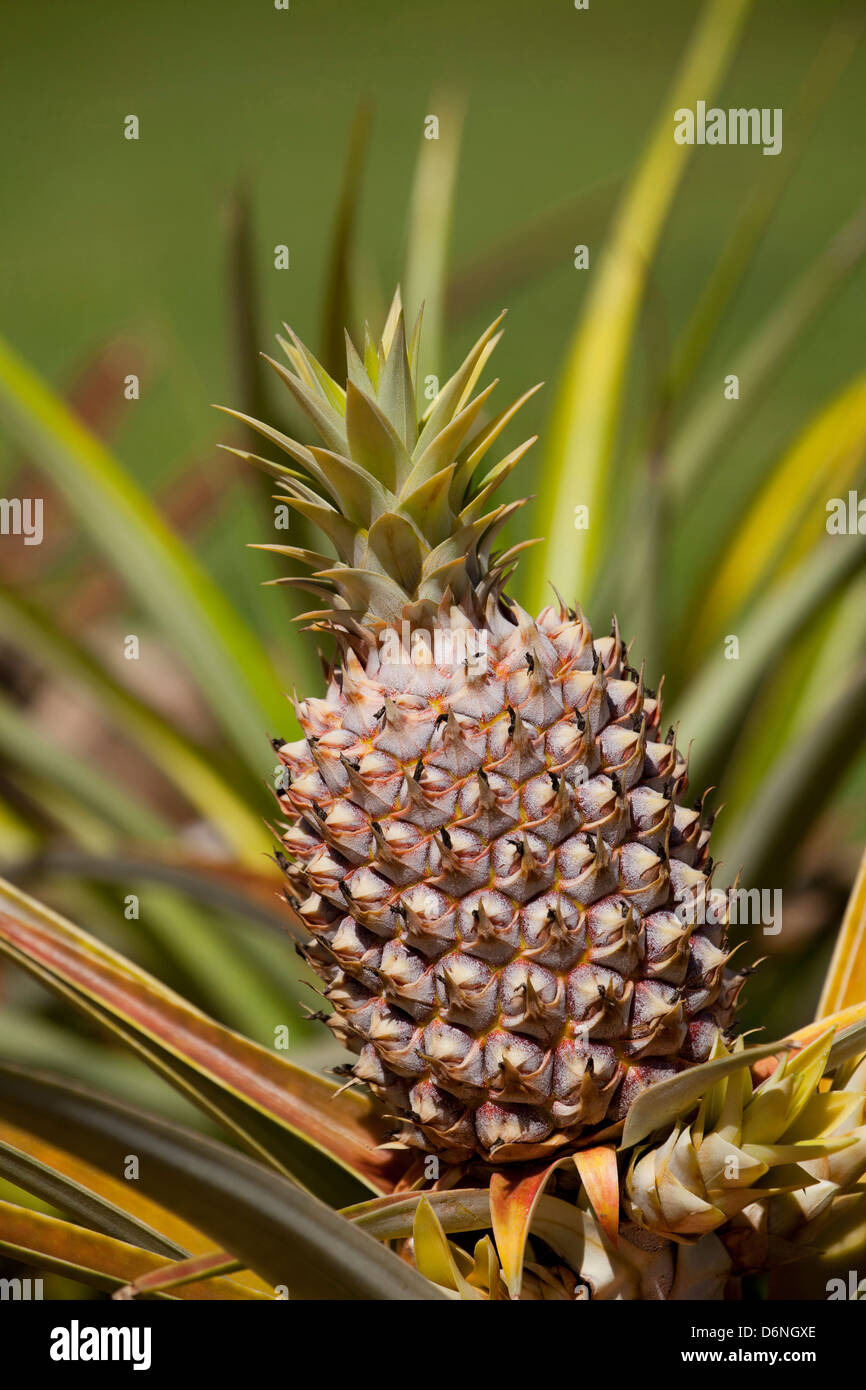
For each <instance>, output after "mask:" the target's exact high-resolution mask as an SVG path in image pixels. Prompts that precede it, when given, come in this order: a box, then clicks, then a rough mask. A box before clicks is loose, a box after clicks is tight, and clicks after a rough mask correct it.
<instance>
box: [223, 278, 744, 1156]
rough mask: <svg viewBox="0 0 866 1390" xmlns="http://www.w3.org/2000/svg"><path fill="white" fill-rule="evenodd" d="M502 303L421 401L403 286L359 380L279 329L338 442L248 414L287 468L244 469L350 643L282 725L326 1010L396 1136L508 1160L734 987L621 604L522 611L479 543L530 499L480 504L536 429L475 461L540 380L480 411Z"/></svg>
mask: <svg viewBox="0 0 866 1390" xmlns="http://www.w3.org/2000/svg"><path fill="white" fill-rule="evenodd" d="M499 324H500V321H499V320H497V321H496V322H495V323H494V324H492V325H491V327H490V328H488V330H487V331H486V332H485V333H484V334H483V335H482V337H481V338H480V339H479V340H478V342H477V343H476V344H475V346H474V347H473V348H472V350H471V351H470V353H469V355H468V356H467V358H466V360H465V361H464V362H463V364H462V365H461V366H460V367H459V368H458V370H457V371H456V373H455V374H454V376H453V377H451V379H450V380H449V381H447V382H446V384H445V385H444V386H443V387H442V388H441V390H439V391H438V394H437V395H436V396H435V399H434V400H433V401H432V402H431V403H430V404H429V406H428V407H427V408H426V410H425V411H424V413H423V414H422V415H421V418H420V419H419V418H418V409H417V406H416V402H417V400H418V386H417V382H416V376H415V372H416V363H417V352H418V335H419V329H420V321H419V323H418V324H416V326H415V330H414V332H413V334H412V336H411V340H410V341H408V342H407V336H406V333H405V329H404V317H403V311H402V307H401V303H400V297H399V291H398V293H397V295H396V296H395V299H394V302H393V304H392V307H391V311H390V313H389V316H388V319H387V322H386V324H385V328H384V332H383V335H382V338H381V341H380V342H379V343H378V344H375V343H374V342H373V341H372V340H371V339H370V337H369V334H368V336H367V341H366V344H365V349H364V354H363V358H362V357H361V356H360V355H359V353H358V352H357V350H356V348H355V347H354V345H353V344H352V342H351V340H349V339H348V337H347V359H348V360H347V366H348V376H347V382H346V387H345V390H344V389H343V387H342V386H340V385H338V384H337V383H336V382H335V381H333V380H332V379H331V378H330V376H329V375H328V374H327V373H326V372H325V371H324V369H323V368H322V367H321V365H320V364H319V363H318V362H317V361H316V360H315V359H314V357H313V356H312V355H311V354H310V352H309V351H308V350H307V349H306V347H304V345H303V344H302V343H301V342H300V341H299V340H298V339H297V337H296V336H295V335H294V334H293V333H291V330H288V338H286V339H285V340H283V339H280V342H281V346H282V348H283V349H284V351H285V354H286V357H287V361H288V366H285V365H282V364H279V363H277V362H273V363H272V365H273V366H274V367H275V369H276V371H277V372H278V374H279V375H280V377H281V378H282V380H283V381H284V382H285V384H286V385H287V386H288V388H289V389H290V391H291V392H292V394H293V396H294V398H295V401H296V402H297V404H298V405H300V406H301V407H302V409H303V410H304V411H305V412H306V414H307V415H308V416H309V417H310V418H311V420H312V422H313V424H314V426H315V428H316V430H317V432H318V434H319V436H320V438H321V441H322V444H321V445H319V446H314V445H310V446H304V445H302V444H299V443H297V442H296V441H294V440H292V439H289V438H288V437H287V436H285V435H283V434H281V433H279V432H278V431H276V430H274V429H272V428H270V427H269V426H267V425H266V424H263V423H261V422H259V421H255V420H252V419H249V418H248V417H246V416H239V417H238V418H240V419H243V420H245V421H246V423H247V424H249V425H251V426H252V427H253V428H254V429H255V430H257V431H258V432H259V433H260V434H262V435H263V436H264V437H265V438H266V439H268V440H269V441H270V442H271V443H273V444H276V445H277V446H279V447H280V448H281V449H282V450H283V451H284V453H285V454H287V455H288V456H289V458H290V459H291V460H292V461H293V463H294V464H298V465H300V468H295V467H286V466H283V465H281V464H276V463H272V462H268V461H265V460H261V459H256V460H255V461H256V462H258V463H259V464H260V465H262V466H264V467H265V468H266V469H268V471H269V472H270V473H271V474H273V475H274V476H275V477H276V478H277V479H278V481H279V486H280V489H281V498H282V500H283V501H286V502H288V504H289V505H290V506H291V507H293V508H294V509H295V511H296V512H297V513H298V514H299V515H300V516H302V517H304V518H305V519H306V521H307V522H309V523H312V524H313V525H314V526H315V527H317V528H318V529H319V530H321V531H322V532H323V533H324V535H325V536H326V537H327V538H328V540H329V541H330V543H331V546H332V547H333V550H334V552H335V555H334V556H332V555H327V554H324V553H320V552H318V551H314V550H310V549H307V548H305V547H301V546H269V547H267V548H268V549H272V550H277V551H279V552H281V553H283V554H285V555H287V556H289V557H291V558H292V559H293V560H294V561H297V562H300V564H301V565H303V566H304V567H306V568H307V569H309V570H311V571H312V574H311V575H310V576H306V575H305V576H303V577H298V578H290V579H288V580H286V581H284V582H288V583H294V584H299V585H302V586H305V587H307V588H308V589H310V590H311V591H312V592H313V593H314V594H315V595H316V599H317V601H318V603H319V605H320V606H319V607H317V608H316V609H315V610H314V611H312V612H310V613H308V614H305V615H304V617H305V620H306V621H307V623H308V624H309V626H310V627H311V628H313V629H315V630H319V631H323V632H327V633H328V634H330V635H331V636H332V637H333V638H334V639H335V652H336V655H335V657H334V660H333V664H332V666H331V668H330V670H329V674H328V683H327V692H326V694H325V695H324V696H323V697H318V696H309V697H307V698H306V699H303V700H300V701H297V700H296V711H297V717H298V720H299V722H300V725H301V729H302V731H303V734H304V737H303V739H301V740H300V741H299V742H295V743H283V742H281V741H280V740H274V746H275V748H276V750H277V754H278V757H279V764H280V765H279V768H278V777H277V787H276V790H277V797H278V801H279V805H280V808H281V812H282V815H283V817H284V820H283V822H282V824H281V826H280V828H279V835H280V838H281V840H282V846H281V849H280V852H279V854H278V860H279V863H280V864H281V866H282V868H283V870H284V872H285V877H286V886H287V896H288V898H289V900H290V902H291V903H292V905H293V907H294V911H295V914H296V917H297V918H298V919H299V921H300V922H301V923H302V924H303V927H304V929H305V932H306V933H307V934H308V939H307V941H306V944H305V945H304V946H303V953H304V955H305V956H306V958H307V960H308V961H309V962H310V963H311V965H312V966H313V967H314V969H315V970H316V971H317V972H318V974H319V975H320V977H321V979H322V981H323V985H324V994H325V997H326V999H327V1001H328V1002H329V1004H330V1005H331V1006H332V1009H333V1012H332V1013H331V1014H330V1015H328V1017H327V1019H326V1021H327V1023H328V1024H329V1026H330V1027H331V1029H332V1031H333V1032H334V1034H335V1035H336V1037H337V1038H338V1039H339V1040H340V1041H341V1042H342V1043H343V1044H344V1045H345V1046H346V1047H347V1048H348V1049H349V1050H350V1051H351V1052H352V1053H354V1054H356V1057H357V1060H356V1061H355V1063H354V1066H353V1076H354V1078H356V1079H357V1081H359V1082H363V1083H364V1084H366V1086H368V1087H369V1088H370V1090H371V1091H372V1092H373V1093H374V1094H375V1095H376V1096H377V1097H379V1098H380V1100H381V1101H382V1102H383V1103H384V1105H385V1107H386V1108H387V1110H388V1112H389V1113H390V1114H392V1115H394V1116H396V1117H398V1118H399V1120H400V1125H401V1128H400V1131H399V1136H398V1139H397V1142H398V1143H401V1144H406V1145H410V1146H416V1147H418V1148H420V1149H422V1150H426V1151H433V1152H437V1153H439V1154H441V1155H442V1156H443V1157H445V1158H446V1159H447V1160H448V1161H453V1162H463V1161H466V1160H469V1159H479V1158H480V1159H482V1160H485V1161H489V1162H495V1163H496V1164H500V1163H503V1162H505V1163H508V1162H517V1161H525V1160H528V1159H534V1158H538V1157H541V1156H544V1155H547V1154H555V1152H556V1151H557V1150H560V1149H563V1148H564V1147H566V1146H568V1145H573V1144H574V1143H575V1142H576V1141H578V1140H579V1139H580V1137H581V1136H582V1135H585V1133H586V1132H587V1131H588V1130H591V1131H592V1132H593V1133H594V1134H600V1133H603V1132H604V1131H605V1128H606V1127H608V1128H609V1127H610V1126H612V1125H613V1124H615V1123H616V1122H618V1121H619V1120H621V1119H622V1118H623V1116H624V1115H625V1113H626V1111H627V1109H628V1107H629V1105H630V1104H631V1102H632V1101H633V1100H634V1098H635V1097H636V1095H638V1094H639V1093H640V1091H641V1090H643V1089H644V1088H645V1087H647V1086H648V1085H650V1084H652V1083H653V1082H656V1081H659V1080H663V1079H664V1078H666V1077H669V1076H671V1075H673V1074H674V1073H676V1072H678V1071H680V1070H682V1069H683V1068H685V1067H688V1066H691V1065H693V1064H695V1063H699V1062H702V1061H705V1060H706V1059H707V1058H708V1057H710V1055H711V1054H713V1053H714V1050H716V1049H717V1048H718V1047H719V1046H720V1045H721V1042H722V1040H723V1038H724V1035H725V1033H726V1030H727V1029H728V1028H729V1026H730V1024H731V1022H732V1018H733V1014H734V1009H735V1003H736V998H737V994H738V991H739V989H740V987H741V985H742V981H743V976H742V975H741V974H738V973H735V972H733V971H732V970H731V969H729V967H728V951H727V949H726V944H725V929H724V925H721V924H720V923H723V922H724V912H723V910H722V909H723V898H722V895H720V894H714V893H713V890H712V888H711V884H710V876H711V869H712V862H711V860H710V858H709V848H708V842H709V825H708V824H707V823H706V822H705V821H704V820H703V819H702V804H701V802H698V803H697V804H696V805H694V806H688V805H685V804H683V803H682V797H683V795H684V792H685V789H686V785H687V759H686V758H684V757H683V755H682V753H681V752H680V751H679V749H678V748H677V741H676V734H675V731H674V730H673V729H669V730H667V732H665V730H664V726H663V724H662V722H661V700H660V698H659V695H658V693H657V692H656V691H654V690H652V689H650V688H649V687H648V686H647V684H646V683H645V680H644V674H643V671H642V670H636V669H635V668H634V666H633V665H632V664H630V661H629V654H628V649H627V647H626V646H625V644H624V642H623V640H622V637H621V635H620V632H619V630H618V627H617V624H616V621H615V620H614V622H613V625H612V627H611V630H610V632H608V633H606V634H605V635H603V636H594V634H593V632H592V630H591V628H590V626H589V623H588V622H587V620H586V618H585V617H584V615H583V613H582V612H581V611H580V609H579V608H569V607H568V606H566V604H565V603H563V602H562V601H561V600H560V599H559V598H558V597H557V599H556V602H555V603H553V604H551V605H550V606H549V607H546V608H545V609H544V610H543V611H542V612H541V613H540V614H538V616H537V617H536V618H532V617H531V616H530V615H529V614H528V613H526V612H524V611H523V610H522V609H521V608H520V607H519V606H518V605H517V604H516V603H515V602H513V601H512V600H510V599H509V598H508V597H507V596H506V593H505V586H506V584H507V581H508V579H509V577H510V575H511V573H512V572H513V569H514V566H515V563H516V560H517V557H518V554H519V552H520V550H521V549H522V548H523V546H522V545H515V546H513V547H511V548H510V549H506V550H505V551H504V552H499V553H497V552H496V551H495V550H494V549H493V548H492V547H493V543H494V539H495V537H496V535H497V533H498V532H499V531H500V529H501V527H502V526H503V525H504V523H505V522H506V521H507V520H508V519H509V518H510V517H511V516H512V515H513V513H514V511H515V510H516V508H517V507H519V506H520V505H521V503H519V502H518V503H512V504H510V505H505V504H497V502H495V501H492V500H491V499H492V496H493V493H494V492H495V490H496V489H497V487H498V486H499V485H500V484H501V483H502V482H504V480H505V479H506V478H507V477H508V476H509V474H510V473H511V471H512V470H513V468H514V467H515V465H516V464H517V463H518V461H519V459H520V458H521V457H522V455H523V454H524V452H525V451H526V449H527V448H528V447H529V445H530V444H531V443H532V442H533V441H532V440H529V441H527V442H526V443H525V444H523V445H521V446H520V447H519V448H517V449H515V450H514V451H513V452H511V453H509V454H508V455H507V456H506V457H505V458H503V459H501V461H500V462H498V463H496V464H495V465H494V466H493V467H492V468H487V467H486V465H484V466H482V464H483V461H484V460H485V458H486V456H487V454H488V451H489V450H490V449H491V448H492V446H493V445H494V443H495V442H496V440H497V438H498V436H499V435H500V433H501V432H502V430H503V429H504V428H505V426H506V425H507V424H508V423H509V422H510V420H511V419H512V417H513V416H514V415H515V413H516V412H517V410H518V409H519V408H520V406H521V405H522V404H523V403H524V402H525V401H526V400H527V399H528V396H529V395H531V394H532V393H531V392H527V393H526V394H525V395H524V396H522V397H521V398H520V399H519V400H518V401H516V402H515V403H514V404H512V405H511V406H509V407H508V408H506V409H505V410H504V411H502V412H501V413H500V414H498V415H496V416H494V417H493V418H491V419H488V420H486V421H484V420H483V419H482V413H483V412H484V409H485V407H486V405H487V401H488V398H489V396H490V393H491V391H492V389H493V385H495V383H493V385H491V386H487V387H486V388H483V389H477V383H478V381H479V378H480V376H481V374H482V372H483V370H484V368H485V366H486V364H487V361H488V358H489V357H490V354H491V352H492V351H493V348H494V347H495V345H496V343H497V341H498V338H499V336H500V327H499ZM269 360H270V359H269ZM244 457H247V458H253V457H254V456H251V455H244ZM565 504H566V503H565V502H564V505H565ZM524 544H525V543H524ZM714 897H715V898H717V899H722V903H721V904H719V903H718V902H717V903H716V904H715V911H714V912H713V913H709V914H703V915H704V916H706V917H709V918H710V920H711V921H712V920H713V919H716V921H715V924H714V925H710V926H696V925H695V922H696V918H697V917H698V916H699V914H698V912H697V910H696V909H697V907H698V906H699V904H700V903H701V902H702V901H704V902H706V901H707V900H708V899H712V898H714Z"/></svg>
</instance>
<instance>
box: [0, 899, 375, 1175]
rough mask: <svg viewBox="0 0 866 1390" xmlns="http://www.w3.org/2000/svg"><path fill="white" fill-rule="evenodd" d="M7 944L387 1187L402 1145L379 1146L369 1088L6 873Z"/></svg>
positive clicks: (1, 930)
mask: <svg viewBox="0 0 866 1390" xmlns="http://www.w3.org/2000/svg"><path fill="white" fill-rule="evenodd" d="M0 907H2V908H3V909H4V913H3V915H2V917H0V943H6V944H8V946H9V947H11V948H13V949H15V950H17V951H18V952H19V953H21V954H22V955H24V956H25V957H28V958H30V959H32V960H33V961H34V962H35V963H36V965H37V966H40V967H42V968H44V969H47V970H48V971H49V972H51V973H52V974H53V975H55V976H57V977H58V978H60V979H61V980H62V981H64V982H65V983H67V984H69V985H71V986H72V987H73V989H74V990H75V991H77V992H79V993H80V994H82V995H84V996H85V997H86V998H87V999H89V1000H92V1001H95V1002H96V1003H97V1004H98V1005H99V1006H100V1007H101V1008H103V1009H105V1010H107V1011H109V1012H110V1013H111V1014H113V1015H114V1016H115V1017H117V1018H118V1019H119V1020H120V1021H121V1022H122V1023H123V1024H125V1025H126V1026H127V1027H130V1028H132V1029H133V1031H135V1032H137V1033H139V1034H141V1035H143V1037H144V1038H145V1039H150V1040H153V1041H155V1042H156V1043H157V1044H158V1045H159V1046H160V1047H162V1048H164V1049H165V1050H166V1051H167V1052H169V1053H170V1054H171V1055H172V1056H174V1057H177V1058H178V1059H180V1060H181V1061H183V1062H185V1063H186V1064H188V1065H190V1066H192V1067H193V1068H194V1069H195V1070H197V1071H200V1072H201V1073H202V1074H203V1075H204V1076H205V1077H206V1078H208V1079H209V1080H210V1081H212V1082H214V1083H215V1084H216V1085H217V1086H218V1087H220V1088H221V1089H223V1090H225V1091H227V1092H229V1093H230V1094H231V1095H232V1096H234V1097H236V1098H237V1099H240V1100H243V1101H244V1102H245V1103H246V1104H247V1105H249V1106H251V1107H252V1108H253V1109H254V1110H257V1111H258V1112H260V1113H261V1114H264V1115H266V1116H267V1117H268V1118H270V1119H272V1120H274V1121H276V1122H277V1123H278V1124H280V1125H282V1126H284V1127H285V1128H287V1129H288V1130H289V1131H290V1132H292V1133H294V1134H296V1135H299V1136H301V1137H302V1138H303V1139H304V1141H305V1142H306V1143H312V1144H314V1145H316V1146H317V1147H319V1148H321V1149H322V1150H323V1151H324V1152H326V1153H328V1154H329V1155H330V1156H331V1157H332V1158H333V1159H334V1161H336V1162H337V1163H339V1164H341V1165H342V1166H345V1167H346V1168H347V1169H348V1170H349V1171H350V1172H352V1173H353V1174H360V1175H363V1177H364V1180H365V1181H367V1182H368V1183H372V1184H373V1185H374V1186H377V1187H379V1188H380V1189H381V1188H387V1186H388V1178H387V1176H386V1175H387V1174H388V1173H389V1172H390V1171H393V1170H394V1167H395V1159H394V1156H393V1154H389V1153H386V1152H385V1151H383V1150H378V1149H376V1148H375V1145H376V1144H378V1143H380V1142H381V1141H382V1139H383V1138H384V1133H383V1128H382V1125H381V1122H377V1121H376V1119H375V1112H374V1111H373V1109H372V1107H371V1106H370V1105H369V1104H368V1103H366V1102H364V1101H363V1100H361V1098H360V1097H358V1096H355V1095H353V1094H352V1093H349V1092H344V1093H343V1094H342V1095H341V1096H340V1097H339V1098H337V1097H335V1089H336V1088H335V1087H333V1086H331V1085H329V1083H327V1082H326V1081H325V1080H324V1079H323V1078H321V1077H317V1076H315V1075H313V1074H312V1073H310V1072H305V1071H303V1070H302V1069H301V1068H299V1067H296V1066H294V1065H293V1064H292V1063H290V1062H289V1061H288V1060H287V1059H286V1058H284V1057H281V1056H280V1055H279V1054H278V1053H272V1052H269V1051H267V1050H266V1049H265V1048H263V1047H260V1046H258V1045H257V1044H255V1043H252V1042H250V1041H249V1040H248V1039H246V1038H243V1037H241V1036H240V1035H239V1034H237V1033H233V1032H231V1031H230V1030H229V1029H227V1028H223V1027H221V1026H220V1025H219V1024H218V1023H215V1022H214V1021H213V1020H212V1019H210V1018H208V1017H207V1015H206V1014H203V1013H201V1012H200V1011H199V1010H197V1009H194V1008H193V1007H192V1006H191V1005H189V1004H188V1003H187V1002H186V1001H185V1000H183V999H181V998H180V996H178V995H176V994H174V993H173V992H172V991H171V990H168V989H167V988H166V987H165V986H164V985H161V984H159V982H158V981H156V980H154V979H153V977H152V976H150V975H148V974H147V973H146V972H145V971H143V970H138V969H137V968H136V967H134V966H133V965H131V963H130V962H128V961H125V960H124V959H123V957H120V956H117V955H116V954H115V953H114V952H111V951H109V950H108V948H107V947H105V946H103V945H102V944H101V943H99V942H97V941H95V940H94V939H93V938H92V937H89V936H88V935H87V934H86V933H85V932H83V931H81V930H80V929H79V928H77V927H73V926H72V924H71V923H69V922H66V921H65V920H64V919H63V918H61V917H60V916H59V915H58V914H56V913H51V912H49V911H48V909H45V908H43V907H42V906H41V905H40V904H38V903H35V902H34V901H33V900H32V899H29V898H27V896H26V895H25V894H22V893H21V892H20V891H19V890H17V889H15V888H14V887H13V886H12V885H9V884H7V885H5V886H4V885H2V882H0Z"/></svg>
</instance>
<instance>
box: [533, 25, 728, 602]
mask: <svg viewBox="0 0 866 1390" xmlns="http://www.w3.org/2000/svg"><path fill="white" fill-rule="evenodd" d="M748 9H749V3H748V0H710V3H708V4H707V5H706V6H705V8H704V10H703V11H702V15H701V18H700V20H699V22H698V25H697V28H696V30H695V33H694V35H693V37H692V40H691V42H690V44H689V48H688V51H687V53H686V55H685V58H684V60H683V63H682V67H681V69H680V72H679V74H678V76H677V78H676V81H675V83H674V86H673V89H672V90H671V92H670V93H669V94H668V96H667V97H666V99H665V101H664V102H663V105H662V112H661V115H660V117H659V119H658V122H657V124H656V127H655V129H654V131H653V134H652V138H651V141H650V144H649V147H648V149H647V152H646V154H645V155H644V157H643V159H642V161H641V163H640V165H639V167H638V169H637V172H636V174H635V176H634V178H633V179H632V182H631V184H630V186H629V188H628V189H627V191H626V194H625V197H624V200H623V204H622V207H621V209H620V211H619V213H618V215H617V218H616V222H615V225H614V229H613V232H612V234H611V237H610V239H609V241H608V243H607V246H606V249H605V253H604V260H603V263H602V265H601V267H600V269H599V270H598V272H597V273H596V277H595V278H594V280H593V282H592V284H591V286H590V290H589V298H588V300H587V304H586V308H585V310H584V312H583V316H582V318H581V322H580V324H579V326H578V329H577V332H576V335H575V337H574V340H573V342H572V345H571V348H570V350H569V354H568V359H567V362H566V367H565V372H564V374H563V378H562V383H561V386H560V390H559V396H558V399H557V404H556V408H555V413H554V418H553V424H552V429H551V432H550V445H549V451H548V454H547V458H546V460H545V465H544V473H543V477H542V479H541V486H540V488H539V510H538V515H539V523H540V524H539V530H540V533H541V535H543V536H545V537H546V540H545V542H544V543H543V544H542V545H539V546H536V547H535V549H534V551H533V554H532V556H531V557H530V566H531V568H530V579H531V584H530V606H531V607H532V608H533V609H535V608H539V607H541V605H542V604H543V603H545V602H546V601H547V592H548V591H547V584H548V581H550V582H551V583H553V584H555V585H556V587H557V588H558V589H559V590H560V591H561V592H562V593H563V594H565V595H566V596H569V595H571V594H573V593H574V592H575V590H576V591H577V593H578V595H579V596H580V597H581V598H582V599H584V601H585V596H586V592H587V588H588V586H589V583H590V580H591V578H592V576H593V574H594V571H595V566H596V564H597V561H598V558H599V556H600V555H601V553H602V547H603V543H604V538H605V528H606V492H607V484H608V472H609V466H610V460H611V457H612V453H613V448H614V443H615V439H616V432H617V422H618V415H619V408H620V402H621V397H622V390H623V383H624V380H625V373H626V367H627V363H628V358H629V352H630V349H631V344H632V337H633V333H634V329H635V324H636V322H637V316H638V311H639V308H640V304H641V300H642V296H643V292H644V288H645V284H646V277H647V274H648V271H649V267H650V265H651V264H652V260H653V257H654V255H655V250H656V246H657V244H658V239H659V236H660V234H661V231H662V228H663V226H664V223H665V220H666V218H667V216H668V213H669V211H670V208H671V204H672V202H673V199H674V195H675V193H676V191H677V188H678V186H679V183H680V180H681V178H682V175H683V172H684V170H685V167H686V163H687V160H688V156H689V147H688V146H687V145H681V144H677V142H676V141H675V140H674V138H673V130H672V114H673V112H674V111H676V110H678V109H680V108H684V107H694V104H695V102H696V100H697V99H698V98H702V99H705V100H709V99H710V97H711V95H712V93H713V91H714V90H715V88H716V86H717V85H718V83H719V82H720V80H721V78H722V76H723V75H724V72H725V69H726V68H727V65H728V62H729V60H730V58H731V56H732V54H733V52H734V49H735V47H736V44H737V40H738V37H739V33H740V29H741V27H742V25H743V22H744V20H745V17H746V13H747V11H748ZM577 505H584V506H587V507H588V508H589V528H588V529H586V530H583V531H581V532H575V529H574V509H575V507H576V506H577ZM576 539H578V540H580V541H581V544H580V545H579V546H576V545H575V541H576Z"/></svg>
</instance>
